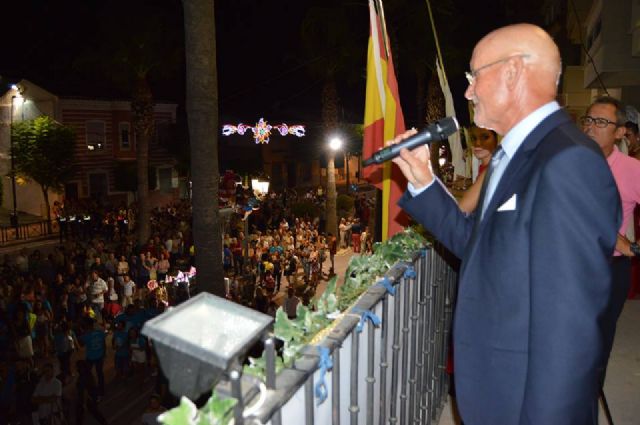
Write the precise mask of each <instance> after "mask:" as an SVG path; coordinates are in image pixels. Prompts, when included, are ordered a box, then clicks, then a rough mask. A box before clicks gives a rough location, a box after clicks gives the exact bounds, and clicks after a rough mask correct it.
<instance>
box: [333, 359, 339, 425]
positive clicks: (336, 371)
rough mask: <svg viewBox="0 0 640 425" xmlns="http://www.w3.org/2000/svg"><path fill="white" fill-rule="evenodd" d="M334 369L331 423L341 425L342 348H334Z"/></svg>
mask: <svg viewBox="0 0 640 425" xmlns="http://www.w3.org/2000/svg"><path fill="white" fill-rule="evenodd" d="M332 357H333V370H332V371H331V404H332V405H331V423H332V424H333V425H340V350H338V348H337V347H336V348H335V349H334V350H333V354H332Z"/></svg>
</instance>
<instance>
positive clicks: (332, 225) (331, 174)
mask: <svg viewBox="0 0 640 425" xmlns="http://www.w3.org/2000/svg"><path fill="white" fill-rule="evenodd" d="M336 198H337V194H336V167H335V162H334V154H333V152H331V153H330V154H329V160H328V161H327V206H326V212H327V217H326V218H327V228H326V229H325V230H326V232H327V233H331V234H333V235H337V234H338V213H337V211H336Z"/></svg>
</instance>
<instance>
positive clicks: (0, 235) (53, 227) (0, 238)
mask: <svg viewBox="0 0 640 425" xmlns="http://www.w3.org/2000/svg"><path fill="white" fill-rule="evenodd" d="M58 232H59V226H58V223H57V222H56V221H51V222H48V221H47V220H42V221H36V222H32V223H25V224H19V225H18V226H0V245H6V244H8V243H12V242H18V241H27V240H30V239H37V238H43V237H46V236H51V235H57V234H58Z"/></svg>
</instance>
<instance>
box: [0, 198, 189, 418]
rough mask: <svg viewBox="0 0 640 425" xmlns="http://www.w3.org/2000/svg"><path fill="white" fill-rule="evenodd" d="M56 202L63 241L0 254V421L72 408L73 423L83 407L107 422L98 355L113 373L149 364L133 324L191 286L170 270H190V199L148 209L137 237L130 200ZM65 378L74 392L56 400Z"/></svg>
mask: <svg viewBox="0 0 640 425" xmlns="http://www.w3.org/2000/svg"><path fill="white" fill-rule="evenodd" d="M55 207H56V211H55V212H56V214H57V219H58V220H59V221H60V224H61V227H60V229H61V244H60V245H59V246H56V247H55V248H53V250H52V251H51V252H50V253H48V254H43V253H42V252H41V251H40V250H38V249H34V250H32V251H31V252H29V251H27V249H22V250H20V251H19V252H18V253H17V254H15V255H5V256H4V260H3V262H2V264H0V270H2V273H0V275H1V276H0V360H1V361H0V365H1V366H0V386H1V387H0V423H7V422H8V421H9V420H22V421H23V422H25V423H29V422H28V420H29V419H28V418H27V417H28V416H29V415H31V416H32V417H31V420H32V421H33V423H39V422H40V421H41V422H43V423H49V422H50V421H51V420H53V418H54V417H56V416H58V415H63V414H65V416H69V413H70V411H71V410H73V412H74V415H75V418H76V423H78V424H81V423H83V417H84V411H85V410H87V411H88V412H89V413H90V414H92V415H93V416H94V418H96V420H97V421H98V422H100V423H105V420H104V417H103V415H102V414H101V413H100V410H99V408H98V402H99V401H100V400H101V398H102V396H103V395H104V391H105V379H104V372H103V368H104V364H105V362H108V361H113V362H114V363H115V369H116V371H117V374H118V375H117V376H118V377H119V378H121V379H131V378H136V377H137V376H138V377H141V376H142V375H143V374H151V373H152V374H157V372H158V368H157V366H156V362H155V361H154V357H153V350H152V349H151V346H150V344H149V341H147V340H146V339H145V338H144V337H142V336H141V334H140V329H141V328H142V326H143V324H144V323H145V321H147V320H149V319H150V318H153V317H155V316H157V315H158V314H161V313H162V312H163V311H164V310H165V308H166V306H167V305H169V304H176V303H178V302H180V301H181V300H184V299H186V298H188V296H189V295H188V293H189V281H188V279H187V278H183V279H176V278H175V276H176V275H177V274H178V273H181V272H183V273H182V275H183V276H192V275H193V272H192V268H191V267H192V265H193V258H192V256H191V255H190V252H189V247H190V238H191V233H190V232H191V231H190V214H191V211H190V206H189V204H188V202H177V203H174V204H171V205H168V206H166V207H163V208H156V209H154V210H153V211H152V213H151V234H152V237H151V238H150V239H149V241H148V242H147V243H146V244H142V245H141V244H138V243H137V242H136V239H135V234H134V233H133V228H132V227H130V226H129V224H130V223H131V221H132V220H130V219H129V218H127V217H133V216H135V206H134V207H129V208H124V207H123V208H117V209H106V208H98V207H97V206H96V205H93V206H90V205H85V206H83V212H81V213H77V211H80V210H79V209H77V210H76V207H68V208H69V211H73V212H69V213H68V212H65V211H64V207H62V206H61V205H59V204H58V205H56V206H55ZM72 217H73V220H72V219H71V218H72ZM78 217H81V218H80V219H79V218H78ZM85 218H86V219H85ZM63 223H64V224H63ZM111 352H113V358H107V356H108V355H110V354H109V353H111ZM74 360H75V361H74ZM54 365H57V367H56V368H55V370H56V372H59V373H57V374H56V375H55V376H53V375H52V372H51V371H52V370H53V369H54ZM72 384H75V388H76V391H75V396H74V397H73V399H72V400H64V399H63V397H62V391H61V388H62V387H63V386H69V385H72ZM72 386H73V385H72ZM158 391H160V392H163V391H164V392H166V385H164V386H162V385H159V387H158ZM65 401H66V402H65ZM47 421H49V422H47Z"/></svg>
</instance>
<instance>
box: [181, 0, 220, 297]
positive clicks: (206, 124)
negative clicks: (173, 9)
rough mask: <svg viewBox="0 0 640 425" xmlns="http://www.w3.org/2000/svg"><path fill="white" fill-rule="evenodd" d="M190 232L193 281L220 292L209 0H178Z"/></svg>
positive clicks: (213, 46) (213, 40) (212, 23)
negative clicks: (182, 34)
mask: <svg viewBox="0 0 640 425" xmlns="http://www.w3.org/2000/svg"><path fill="white" fill-rule="evenodd" d="M182 4H183V7H184V27H185V51H186V67H187V102H186V103H187V122H188V124H189V138H190V141H191V172H192V182H193V197H192V207H193V237H194V242H195V250H196V258H197V268H198V285H199V286H200V287H201V288H202V290H203V291H206V292H210V293H213V294H215V295H219V296H224V295H225V288H224V279H223V277H224V274H223V270H222V238H221V234H220V231H221V230H220V223H219V213H218V183H219V180H220V173H219V171H218V133H219V129H218V74H217V68H216V38H215V34H216V32H215V17H214V1H213V0H183V1H182Z"/></svg>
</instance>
